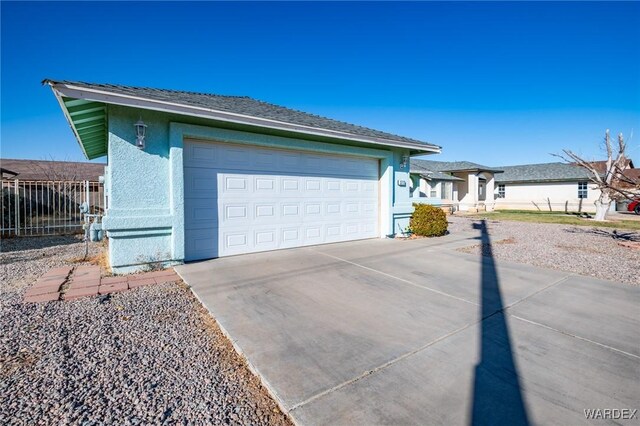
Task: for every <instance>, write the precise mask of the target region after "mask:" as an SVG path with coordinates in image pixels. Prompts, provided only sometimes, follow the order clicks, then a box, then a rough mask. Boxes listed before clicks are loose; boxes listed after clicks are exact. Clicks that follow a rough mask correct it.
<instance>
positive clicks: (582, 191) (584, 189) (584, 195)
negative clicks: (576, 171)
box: [578, 182, 588, 198]
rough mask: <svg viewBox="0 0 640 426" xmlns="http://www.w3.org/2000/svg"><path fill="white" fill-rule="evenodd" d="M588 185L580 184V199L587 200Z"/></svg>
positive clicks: (585, 183)
mask: <svg viewBox="0 0 640 426" xmlns="http://www.w3.org/2000/svg"><path fill="white" fill-rule="evenodd" d="M587 183H588V182H578V198H587Z"/></svg>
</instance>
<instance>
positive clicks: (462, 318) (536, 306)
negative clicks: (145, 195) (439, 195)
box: [176, 226, 640, 425]
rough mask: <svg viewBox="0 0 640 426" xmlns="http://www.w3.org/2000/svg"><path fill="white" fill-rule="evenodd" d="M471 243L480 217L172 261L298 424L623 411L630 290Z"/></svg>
mask: <svg viewBox="0 0 640 426" xmlns="http://www.w3.org/2000/svg"><path fill="white" fill-rule="evenodd" d="M479 241H483V242H484V243H487V244H489V243H490V240H489V236H488V235H487V233H486V232H485V229H484V226H479V227H478V229H477V232H476V233H474V234H471V233H469V234H457V235H450V236H447V237H443V238H438V239H422V240H411V241H399V240H382V239H377V240H366V241H358V242H350V243H340V244H332V245H325V246H316V247H309V248H301V249H293V250H282V251H276V252H268V253H261V254H252V255H244V256H237V257H228V258H222V259H217V260H212V261H207V262H201V263H194V264H188V265H183V266H180V267H178V268H176V269H177V271H178V273H179V274H180V275H181V276H182V277H183V278H184V280H185V282H187V284H189V285H190V286H191V287H192V289H193V291H194V292H195V294H196V295H197V297H198V298H200V300H201V301H202V302H203V303H204V304H205V306H206V307H207V308H208V309H209V310H210V312H211V313H212V315H213V316H214V317H215V318H216V319H217V321H218V322H219V323H220V325H221V327H222V328H223V329H224V330H225V332H226V333H227V334H228V335H229V337H230V338H231V340H232V341H233V342H234V345H235V346H236V348H237V349H238V350H239V351H241V353H242V354H244V356H245V357H246V358H247V360H248V362H249V364H250V365H251V367H252V368H253V369H254V370H255V372H256V373H257V374H258V375H259V376H260V378H261V380H262V381H263V383H264V384H265V385H266V386H267V387H268V388H269V390H270V391H271V393H272V394H273V395H274V397H275V398H276V399H277V400H278V402H279V403H280V405H281V406H282V407H283V409H284V410H286V411H288V412H289V413H290V415H291V417H292V418H293V419H294V421H296V422H297V423H299V424H303V425H327V424H358V425H365V424H366V425H371V424H447V425H449V424H459V425H468V424H487V425H489V424H493V425H495V424H593V423H594V421H593V420H588V419H587V418H586V416H585V410H596V409H602V410H605V409H614V411H610V412H607V411H601V412H597V411H594V413H595V414H594V415H595V416H598V415H602V416H607V415H609V416H611V417H616V416H617V417H624V416H627V417H633V416H634V414H633V410H635V409H638V408H640V403H639V402H638V401H639V400H640V337H639V333H640V332H639V330H640V312H639V310H638V309H639V307H640V288H638V287H633V286H629V285H623V284H617V283H614V282H607V281H601V280H596V279H591V278H587V277H581V276H574V275H570V274H567V273H563V272H558V271H551V270H545V269H540V268H535V267H530V266H524V265H520V264H513V263H507V262H501V261H494V259H493V258H492V257H491V256H489V257H484V258H479V257H478V256H473V255H468V254H463V253H460V252H457V251H455V248H458V247H461V246H465V245H469V244H477V243H478V242H479ZM615 410H630V411H615ZM598 413H599V414H598ZM607 413H608V414H607ZM639 418H640V415H639V414H638V413H636V414H635V418H632V419H624V418H618V419H615V420H611V421H615V422H617V423H623V424H624V423H629V424H639V422H640V420H638V419H639ZM599 422H600V423H601V422H602V420H599Z"/></svg>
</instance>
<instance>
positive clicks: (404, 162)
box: [400, 155, 409, 169]
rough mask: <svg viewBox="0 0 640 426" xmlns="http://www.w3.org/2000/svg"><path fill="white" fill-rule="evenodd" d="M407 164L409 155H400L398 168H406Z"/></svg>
mask: <svg viewBox="0 0 640 426" xmlns="http://www.w3.org/2000/svg"><path fill="white" fill-rule="evenodd" d="M408 165H409V156H408V155H403V156H402V162H400V168H401V169H406V168H407V166H408Z"/></svg>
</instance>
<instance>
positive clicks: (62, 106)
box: [42, 80, 92, 160]
mask: <svg viewBox="0 0 640 426" xmlns="http://www.w3.org/2000/svg"><path fill="white" fill-rule="evenodd" d="M42 84H48V85H49V86H50V87H51V90H52V91H53V95H54V96H55V97H56V100H57V101H58V104H59V105H60V109H62V113H63V114H64V117H65V118H66V119H67V123H69V127H71V131H72V132H73V135H74V136H75V137H76V140H77V141H78V145H80V149H81V150H82V154H83V155H84V157H85V158H86V159H88V160H91V159H92V158H90V157H89V155H88V154H87V150H86V149H85V148H84V145H83V144H82V138H80V135H79V134H78V130H77V129H76V126H75V125H74V123H73V120H72V119H71V116H70V115H69V111H68V110H67V106H66V105H65V104H64V101H63V100H62V93H60V91H58V90H56V88H55V87H54V86H53V84H51V82H50V80H44V81H43V82H42Z"/></svg>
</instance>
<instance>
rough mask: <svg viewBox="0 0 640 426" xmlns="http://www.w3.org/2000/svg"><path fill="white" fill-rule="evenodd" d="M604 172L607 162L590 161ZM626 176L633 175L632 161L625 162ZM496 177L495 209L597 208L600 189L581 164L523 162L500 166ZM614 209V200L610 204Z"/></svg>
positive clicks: (590, 209) (589, 210) (572, 210)
mask: <svg viewBox="0 0 640 426" xmlns="http://www.w3.org/2000/svg"><path fill="white" fill-rule="evenodd" d="M592 164H593V165H594V166H596V169H597V170H598V171H599V172H600V173H601V174H602V175H604V173H605V171H606V162H604V161H596V162H593V163H592ZM627 167H628V170H627V171H625V175H627V174H630V175H632V174H633V173H634V172H633V171H634V170H635V169H633V162H632V161H630V160H629V161H628V162H627ZM501 169H503V170H504V173H503V174H501V175H499V176H496V189H497V190H496V208H498V209H518V210H538V209H539V210H547V211H548V210H553V211H569V212H578V211H579V212H590V213H593V212H595V211H596V207H595V204H594V203H595V201H596V200H597V199H598V198H599V197H600V190H599V189H597V187H596V186H595V184H594V183H593V182H592V180H591V179H592V176H593V175H592V174H591V173H590V172H589V171H588V170H586V169H585V168H583V167H580V166H578V165H576V164H567V163H543V164H524V165H519V166H504V167H501ZM611 210H612V211H615V210H616V203H612V204H611Z"/></svg>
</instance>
